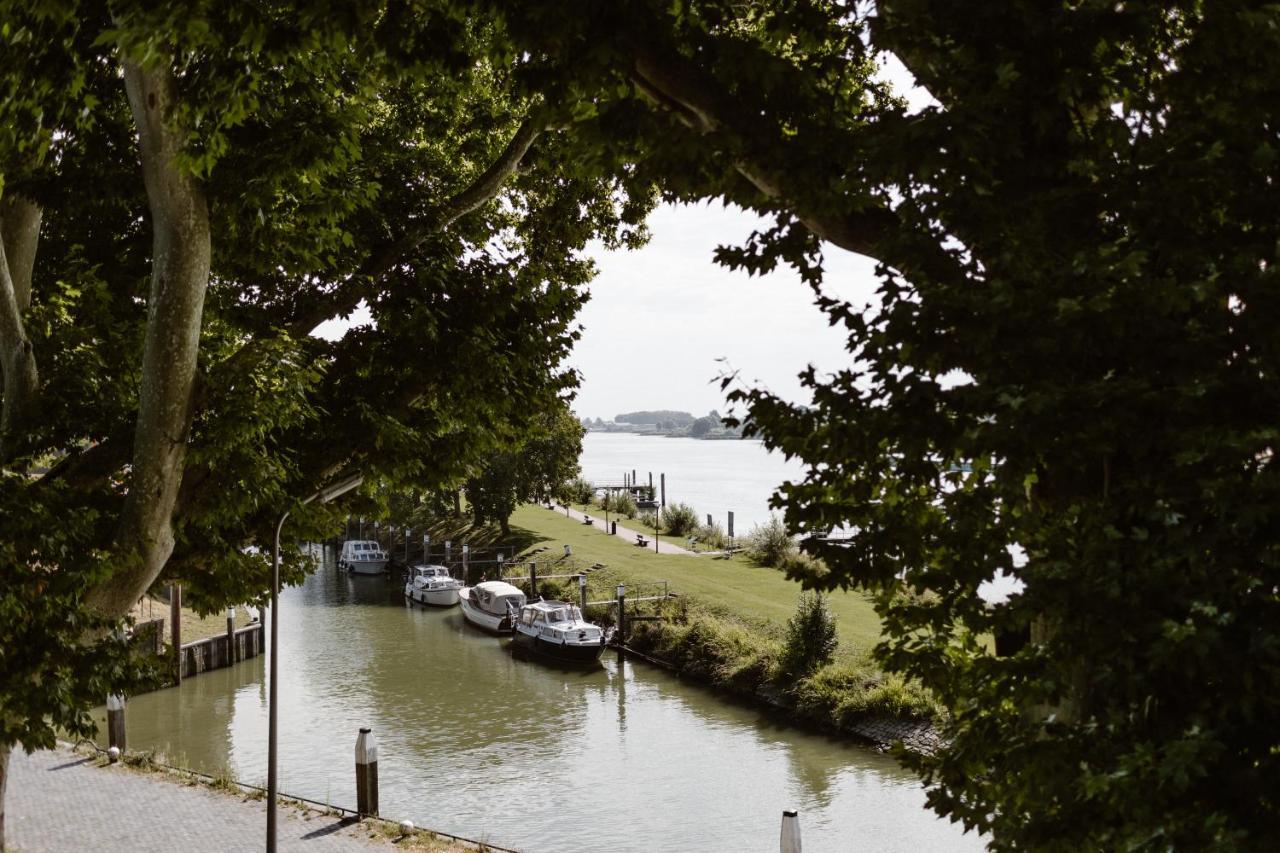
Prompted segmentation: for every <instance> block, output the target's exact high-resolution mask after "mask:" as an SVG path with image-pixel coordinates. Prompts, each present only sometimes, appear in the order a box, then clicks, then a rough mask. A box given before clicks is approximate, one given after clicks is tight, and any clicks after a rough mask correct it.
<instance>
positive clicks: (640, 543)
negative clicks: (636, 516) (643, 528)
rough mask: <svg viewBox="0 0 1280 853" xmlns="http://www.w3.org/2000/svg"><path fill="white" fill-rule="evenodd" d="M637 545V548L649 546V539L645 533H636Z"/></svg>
mask: <svg viewBox="0 0 1280 853" xmlns="http://www.w3.org/2000/svg"><path fill="white" fill-rule="evenodd" d="M636 547H637V548H648V547H649V540H648V539H646V538H645V535H644V534H643V533H637V534H636Z"/></svg>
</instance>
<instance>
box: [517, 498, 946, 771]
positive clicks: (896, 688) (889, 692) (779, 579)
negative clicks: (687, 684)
mask: <svg viewBox="0 0 1280 853" xmlns="http://www.w3.org/2000/svg"><path fill="white" fill-rule="evenodd" d="M511 524H512V529H513V531H519V532H520V533H521V535H522V536H523V537H524V538H525V539H527V540H528V541H529V543H530V544H529V546H528V548H527V549H526V550H529V551H531V550H532V549H533V548H534V547H543V548H547V547H548V545H549V543H550V546H551V547H550V548H549V550H555V549H558V548H559V547H560V546H561V545H563V544H568V545H570V547H571V548H572V550H573V554H574V556H575V557H576V558H577V559H578V560H580V561H582V562H587V561H590V562H591V563H592V564H594V565H602V566H604V568H602V569H599V570H598V571H596V572H593V573H592V575H591V582H592V584H593V587H596V588H599V587H604V588H605V589H608V588H609V587H610V586H612V585H614V584H617V583H624V584H627V585H628V588H629V589H634V588H639V589H641V590H647V589H653V588H655V587H656V585H657V584H658V583H660V582H663V581H665V582H667V583H669V584H670V586H671V588H672V589H673V590H675V591H676V592H677V593H678V595H679V598H678V599H677V600H676V602H673V603H672V604H669V605H667V606H665V607H663V608H662V609H661V610H658V609H657V608H656V607H651V608H650V609H648V610H644V611H643V612H644V614H645V615H653V616H659V615H660V616H665V617H667V618H665V619H662V620H652V621H640V622H636V623H634V624H633V629H632V631H631V632H630V639H629V647H630V648H633V649H634V650H635V651H638V652H641V653H642V654H644V655H645V656H647V657H650V658H653V659H655V660H656V661H658V662H659V663H660V664H662V665H665V666H667V667H668V668H670V669H672V670H673V671H675V672H677V673H679V674H680V675H681V676H682V677H686V678H689V679H692V680H695V681H698V682H700V683H703V684H707V685H709V686H712V687H715V688H718V689H721V690H725V691H727V692H728V693H730V694H732V695H734V696H736V697H738V698H740V699H744V700H747V701H752V702H758V703H760V704H763V705H766V706H768V707H769V708H770V709H771V710H773V711H774V712H777V713H779V714H781V715H783V716H784V717H786V718H788V719H790V720H792V721H793V722H796V723H798V724H801V725H804V726H809V727H814V728H818V729H821V730H823V731H827V732H834V733H839V734H842V735H845V736H850V737H855V738H858V739H862V740H865V741H868V742H871V743H872V744H874V745H875V746H877V747H880V748H885V747H888V746H890V745H891V744H892V743H893V742H895V741H899V740H900V741H902V742H903V743H904V745H906V746H907V748H909V749H913V750H917V751H930V750H932V749H933V748H934V747H935V746H936V744H937V736H936V733H935V731H934V727H933V725H932V723H933V720H934V719H936V718H937V715H938V714H939V713H940V711H939V707H938V706H937V704H936V703H935V702H934V701H933V699H932V697H930V696H929V695H928V694H927V693H926V692H925V691H924V690H923V689H921V688H920V687H918V686H916V685H913V684H909V683H907V682H905V681H903V680H902V679H901V678H898V677H897V676H889V675H885V674H884V673H881V672H880V671H879V669H878V668H877V667H876V666H875V665H874V663H873V662H872V661H871V659H870V650H871V648H872V647H873V646H874V645H875V643H876V642H878V640H879V637H880V620H879V617H878V616H877V615H876V613H875V610H874V608H873V607H872V605H871V602H870V600H869V599H868V598H867V597H866V596H865V595H863V594H861V593H856V592H836V593H831V594H829V595H828V596H827V597H826V601H827V607H828V609H829V611H830V613H831V615H832V617H833V618H834V620H835V623H836V629H837V634H838V636H839V639H840V644H839V647H838V649H837V652H836V655H835V659H834V660H833V661H832V662H831V663H830V664H827V665H826V666H823V667H820V668H818V669H817V670H816V671H814V672H812V673H810V674H808V675H807V676H804V677H802V678H792V677H789V676H787V675H785V674H784V673H782V672H781V671H780V666H779V659H780V652H781V649H782V645H783V641H784V638H785V631H786V624H787V620H788V619H790V618H791V617H792V615H793V614H794V613H795V609H796V602H797V597H798V595H799V592H800V587H799V585H798V584H796V583H795V582H793V581H789V580H787V579H786V578H785V577H784V576H783V574H782V573H781V572H779V571H777V570H775V569H770V568H764V567H761V566H757V565H755V564H754V563H752V562H751V561H750V560H749V559H748V558H746V557H745V556H742V555H720V556H710V555H701V556H699V555H668V554H655V553H654V552H653V551H652V550H646V549H641V548H637V547H635V546H634V545H633V544H629V543H627V542H625V541H623V540H621V539H619V538H617V537H614V536H610V535H608V534H607V533H606V532H605V531H604V530H603V529H599V528H596V527H590V526H587V525H584V524H582V523H581V522H580V521H576V520H574V519H572V518H566V517H565V516H564V514H563V513H562V512H556V511H551V510H548V509H546V508H545V507H540V506H523V507H520V508H519V509H518V510H517V511H516V513H515V514H514V515H513V516H512V519H511ZM597 585H598V586H597ZM594 595H595V593H593V596H594ZM597 615H598V616H606V615H607V614H606V613H603V612H602V613H600V614H597Z"/></svg>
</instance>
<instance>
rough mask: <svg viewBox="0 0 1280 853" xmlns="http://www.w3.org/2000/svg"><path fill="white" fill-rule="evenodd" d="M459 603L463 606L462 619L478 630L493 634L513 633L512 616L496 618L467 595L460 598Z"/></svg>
mask: <svg viewBox="0 0 1280 853" xmlns="http://www.w3.org/2000/svg"><path fill="white" fill-rule="evenodd" d="M458 603H459V604H461V605H462V617H463V618H464V619H466V620H467V621H468V622H470V623H471V624H472V625H474V626H476V627H477V628H480V629H481V630H483V631H488V632H489V633H491V634H506V633H509V632H510V631H511V617H510V616H495V615H494V614H492V613H489V612H488V611H486V610H481V609H480V608H479V607H476V606H475V604H473V603H472V601H471V598H470V597H469V596H466V595H461V596H459V599H458Z"/></svg>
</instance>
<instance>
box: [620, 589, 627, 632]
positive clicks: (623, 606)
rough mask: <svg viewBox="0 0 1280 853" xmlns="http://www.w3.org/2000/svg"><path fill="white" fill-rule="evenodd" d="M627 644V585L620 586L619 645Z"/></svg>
mask: <svg viewBox="0 0 1280 853" xmlns="http://www.w3.org/2000/svg"><path fill="white" fill-rule="evenodd" d="M626 642H627V585H626V584H624V583H620V584H618V644H619V645H626Z"/></svg>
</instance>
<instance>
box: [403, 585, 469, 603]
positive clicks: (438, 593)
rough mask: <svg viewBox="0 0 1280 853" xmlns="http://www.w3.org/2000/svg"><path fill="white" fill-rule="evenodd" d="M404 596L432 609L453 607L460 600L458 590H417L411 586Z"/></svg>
mask: <svg viewBox="0 0 1280 853" xmlns="http://www.w3.org/2000/svg"><path fill="white" fill-rule="evenodd" d="M404 594H405V596H406V597H407V598H408V599H409V600H410V601H412V602H415V603H417V604H427V605H430V606H431V607H453V606H454V605H455V604H457V603H458V600H459V598H458V590H456V589H416V588H414V587H413V586H409V587H407V588H406V589H405V591H404Z"/></svg>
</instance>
